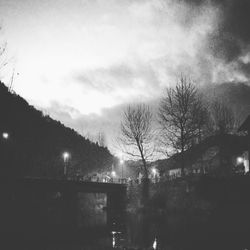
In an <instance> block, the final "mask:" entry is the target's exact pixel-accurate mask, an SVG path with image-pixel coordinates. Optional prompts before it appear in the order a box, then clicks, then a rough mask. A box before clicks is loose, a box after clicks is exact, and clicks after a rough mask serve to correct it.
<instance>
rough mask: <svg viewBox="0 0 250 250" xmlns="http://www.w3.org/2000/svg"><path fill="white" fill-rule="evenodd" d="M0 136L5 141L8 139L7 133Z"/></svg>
mask: <svg viewBox="0 0 250 250" xmlns="http://www.w3.org/2000/svg"><path fill="white" fill-rule="evenodd" d="M2 136H3V138H4V139H5V140H7V139H8V138H9V134H8V133H7V132H4V133H3V134H2Z"/></svg>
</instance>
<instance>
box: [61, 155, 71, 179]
mask: <svg viewBox="0 0 250 250" xmlns="http://www.w3.org/2000/svg"><path fill="white" fill-rule="evenodd" d="M62 156H63V161H64V169H63V175H64V177H65V178H66V177H67V163H68V160H69V157H70V154H69V152H64V153H63V155H62Z"/></svg>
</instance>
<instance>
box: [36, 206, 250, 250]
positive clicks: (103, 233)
mask: <svg viewBox="0 0 250 250" xmlns="http://www.w3.org/2000/svg"><path fill="white" fill-rule="evenodd" d="M220 212H221V211H217V212H216V213H215V214H213V215H212V216H211V217H209V218H208V219H206V220H204V218H203V216H202V218H201V216H200V215H192V216H191V215H190V214H189V215H187V214H185V212H183V213H182V215H180V214H179V213H176V214H173V213H172V214H171V215H170V214H165V213H156V212H150V213H149V212H148V213H145V212H144V213H139V212H138V213H123V214H113V215H109V216H111V217H112V219H113V221H112V223H109V225H107V213H106V212H105V211H102V210H100V209H97V210H96V211H95V213H96V215H94V214H92V215H91V216H94V217H93V218H92V219H93V220H92V222H93V224H91V222H90V221H91V216H89V218H88V219H89V220H88V227H89V228H90V229H92V230H90V231H88V230H87V231H84V232H82V234H81V235H80V239H78V240H76V241H74V242H65V241H63V242H61V243H58V242H57V243H54V244H47V245H44V246H43V247H42V248H40V249H48V250H52V249H53V250H54V249H65V250H66V249H67V250H71V249H72V250H85V249H86V250H87V249H88V250H102V249H130V250H133V249H137V250H139V249H141V250H142V249H158V250H160V249H161V250H189V249H190V250H191V249H192V250H203V249H204V250H213V249H220V250H224V249H225V250H230V249H232V250H233V249H234V250H246V249H250V248H249V242H250V230H249V228H248V224H247V225H246V223H245V222H244V219H243V220H242V218H241V216H238V215H234V214H227V215H225V216H224V218H222V217H223V216H221V214H220ZM228 216H229V217H228ZM231 216H234V218H232V217H231ZM219 218H220V219H219ZM233 220H236V223H235V222H234V221H233ZM237 220H239V221H237ZM242 222H243V224H242ZM233 227H235V228H233ZM100 229H101V230H100Z"/></svg>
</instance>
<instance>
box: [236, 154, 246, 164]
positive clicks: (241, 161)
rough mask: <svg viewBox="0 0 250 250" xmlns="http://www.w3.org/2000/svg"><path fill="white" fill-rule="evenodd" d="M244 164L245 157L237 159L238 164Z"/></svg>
mask: <svg viewBox="0 0 250 250" xmlns="http://www.w3.org/2000/svg"><path fill="white" fill-rule="evenodd" d="M243 162H244V159H243V157H241V156H239V157H237V164H242V163H243Z"/></svg>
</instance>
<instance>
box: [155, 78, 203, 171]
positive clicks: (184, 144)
mask: <svg viewBox="0 0 250 250" xmlns="http://www.w3.org/2000/svg"><path fill="white" fill-rule="evenodd" d="M205 110H206V109H205V107H204V105H203V103H202V100H201V98H200V96H199V94H198V92H197V89H196V87H195V85H194V84H193V83H192V82H191V81H190V80H188V79H187V78H186V77H183V76H182V77H180V79H179V80H178V81H177V84H176V86H175V87H172V88H168V89H167V92H166V96H165V97H163V98H162V100H161V103H160V108H159V123H160V137H161V141H160V142H161V144H162V146H163V147H164V150H165V152H166V153H167V154H168V155H169V154H171V153H181V167H182V171H183V170H184V156H183V153H184V151H185V150H186V149H188V148H189V147H190V146H191V145H192V144H193V143H195V140H198V138H199V137H200V138H201V133H202V128H203V126H204V124H205V122H206V114H205V113H206V112H205Z"/></svg>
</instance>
